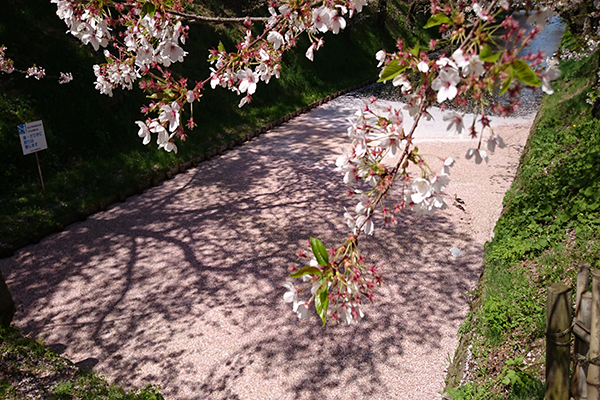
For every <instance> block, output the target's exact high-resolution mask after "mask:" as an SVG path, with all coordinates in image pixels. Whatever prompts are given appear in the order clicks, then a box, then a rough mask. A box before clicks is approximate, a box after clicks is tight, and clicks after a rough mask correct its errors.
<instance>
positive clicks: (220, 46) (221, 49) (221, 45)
mask: <svg viewBox="0 0 600 400" xmlns="http://www.w3.org/2000/svg"><path fill="white" fill-rule="evenodd" d="M217 50H219V51H225V45H224V44H223V42H219V46H218V47H217Z"/></svg>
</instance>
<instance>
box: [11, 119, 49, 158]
mask: <svg viewBox="0 0 600 400" xmlns="http://www.w3.org/2000/svg"><path fill="white" fill-rule="evenodd" d="M18 128H19V136H20V137H21V147H22V148H23V155H27V154H31V153H35V152H36V151H40V150H45V149H47V148H48V145H47V144H46V135H45V133H44V124H42V121H41V120H39V121H35V122H29V123H27V124H23V125H19V126H18Z"/></svg>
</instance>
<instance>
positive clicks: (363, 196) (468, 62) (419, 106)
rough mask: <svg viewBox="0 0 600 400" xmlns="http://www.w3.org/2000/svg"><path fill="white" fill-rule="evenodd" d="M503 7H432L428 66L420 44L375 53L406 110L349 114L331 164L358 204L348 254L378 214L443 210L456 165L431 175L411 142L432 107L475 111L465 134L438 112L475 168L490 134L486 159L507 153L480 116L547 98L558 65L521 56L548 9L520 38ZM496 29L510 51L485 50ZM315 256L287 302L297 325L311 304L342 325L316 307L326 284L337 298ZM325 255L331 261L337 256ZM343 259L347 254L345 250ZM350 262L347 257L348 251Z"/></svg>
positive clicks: (460, 118) (459, 118)
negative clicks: (471, 144) (534, 96)
mask: <svg viewBox="0 0 600 400" xmlns="http://www.w3.org/2000/svg"><path fill="white" fill-rule="evenodd" d="M509 9H510V5H509V3H508V2H506V1H502V2H499V3H497V2H491V3H488V4H487V6H483V5H481V4H479V3H473V4H460V3H459V4H454V3H449V4H447V5H443V4H441V3H439V2H438V1H437V0H432V10H431V11H432V16H431V18H430V19H429V21H428V23H427V25H426V26H429V27H435V26H438V27H439V29H440V31H441V32H442V33H444V34H445V35H444V37H445V39H444V41H445V42H446V43H443V44H444V45H446V46H447V47H446V49H447V50H446V52H445V53H443V54H441V55H440V56H439V57H437V58H433V57H431V56H430V55H429V54H428V53H426V52H425V51H424V50H422V49H420V47H419V46H418V45H417V46H415V47H413V48H406V47H405V46H404V43H403V42H402V41H399V42H398V45H397V47H398V48H397V51H396V52H394V53H386V52H385V51H383V50H382V51H379V52H378V53H377V54H376V55H375V58H376V59H377V61H378V62H379V67H381V73H380V81H382V82H383V81H391V82H392V84H393V85H394V86H397V87H399V88H400V90H401V91H402V93H403V95H404V97H405V99H406V101H407V102H406V105H405V106H404V107H403V109H394V108H392V107H390V106H381V105H379V104H378V103H377V101H376V99H374V98H373V99H371V100H370V101H369V102H367V103H366V104H365V106H364V107H363V109H361V110H359V111H358V112H357V113H356V120H351V121H350V122H351V125H350V127H349V128H348V136H349V138H350V140H351V146H350V148H349V149H347V148H342V152H343V154H342V155H341V156H340V157H339V158H338V159H337V161H336V167H337V170H338V171H339V172H341V173H342V174H343V180H344V183H346V184H347V185H349V186H350V187H351V190H350V191H349V194H351V195H353V196H356V197H357V200H358V202H357V204H356V206H355V208H354V210H352V211H348V210H346V212H345V213H344V217H345V218H346V222H347V224H348V227H349V228H350V229H351V230H352V233H351V236H350V237H349V239H348V240H347V241H346V243H345V244H344V246H342V248H343V249H347V248H348V247H347V246H348V244H349V243H356V241H357V239H358V237H359V235H360V234H361V233H366V234H368V235H371V234H373V232H374V230H375V225H374V222H373V216H374V213H375V211H376V210H380V211H381V214H382V216H383V219H384V223H394V222H395V221H396V216H397V215H398V214H399V213H400V212H402V211H403V210H413V211H415V212H416V213H418V214H432V213H433V212H435V211H436V210H439V209H444V208H447V204H446V202H445V200H444V198H443V195H442V193H443V190H444V188H445V186H447V185H448V184H449V182H450V180H449V173H450V167H451V166H452V165H453V164H454V160H453V159H452V158H448V159H445V160H442V161H443V166H442V170H441V171H440V172H438V173H436V172H435V171H433V170H432V169H431V168H430V167H429V165H428V163H427V162H426V160H425V159H424V158H423V157H422V156H421V155H420V154H419V153H418V151H417V149H416V147H415V146H413V143H412V139H413V134H414V132H415V129H416V127H417V125H418V124H419V121H420V118H431V115H430V114H429V113H428V111H427V110H428V108H429V107H431V106H433V105H439V107H440V108H441V109H442V110H445V109H446V108H448V107H450V106H452V107H456V108H457V109H459V110H460V109H465V108H467V109H468V108H469V107H472V110H473V111H474V113H473V118H472V123H471V125H470V126H466V123H465V122H466V121H465V116H466V113H465V112H461V111H456V110H450V111H445V114H444V117H443V119H444V120H445V121H447V122H448V127H447V128H448V130H449V131H455V132H457V133H458V134H462V133H463V131H464V132H465V133H468V134H469V135H470V136H471V137H472V138H474V139H475V138H478V139H479V143H478V145H477V147H476V148H471V149H469V150H468V151H467V154H466V158H467V159H474V161H475V162H476V163H477V164H480V163H482V162H483V161H484V160H485V161H486V162H487V161H488V153H487V151H486V150H484V149H483V147H482V144H483V141H484V132H487V135H486V137H485V141H486V142H487V150H488V151H490V152H494V150H495V148H496V147H500V148H502V147H504V142H503V140H502V138H501V137H500V136H498V135H497V134H495V133H494V131H493V129H492V127H491V126H490V120H489V117H488V116H487V115H486V110H487V109H491V110H492V111H494V112H496V113H498V114H501V115H507V114H510V113H512V112H514V111H515V109H516V108H517V107H518V102H519V100H518V99H519V97H518V95H519V93H520V91H521V89H522V88H523V87H534V88H535V87H541V88H542V90H543V91H544V92H545V93H547V94H552V93H553V90H552V86H551V81H552V80H553V79H555V78H557V77H558V75H559V73H560V72H559V70H558V68H557V66H556V64H555V63H554V62H548V65H547V67H546V68H543V61H544V54H543V53H537V54H527V55H525V56H522V57H521V56H519V53H520V52H521V51H522V50H523V48H525V47H526V46H527V44H528V43H529V42H530V41H531V40H532V39H533V38H534V37H535V36H536V35H537V34H538V33H539V32H540V30H541V27H542V26H543V25H544V24H545V23H546V21H547V19H548V18H549V13H548V11H547V10H542V12H541V13H538V14H533V15H532V16H531V17H530V18H529V21H528V22H529V23H530V24H531V25H534V27H533V29H531V30H529V31H527V30H526V29H524V28H523V27H522V26H521V25H520V24H519V22H518V21H517V20H516V19H514V18H513V17H512V16H510V15H509V16H508V17H506V18H504V19H503V20H501V21H500V22H499V23H496V22H495V20H496V18H498V16H499V14H500V13H501V12H505V11H508V10H509ZM496 31H498V32H502V34H501V35H500V38H501V39H502V42H504V43H507V44H506V45H505V47H504V48H500V49H497V48H496V46H492V43H495V41H496V40H497V39H498V38H496V37H493V36H492V35H491V34H490V32H496ZM496 43H497V42H496ZM515 43H516V45H514V44H515ZM509 44H510V45H509ZM438 45H440V43H438V42H436V41H432V42H431V43H430V49H434V48H435V47H436V46H438ZM404 112H406V113H407V114H408V115H409V116H410V117H412V118H413V123H412V126H411V127H410V129H408V130H405V127H404V126H403V122H404V115H405V114H404ZM415 172H416V173H415ZM393 186H399V187H400V191H401V194H400V196H398V197H399V201H394V199H393V196H392V187H393ZM312 240H316V239H311V245H312ZM313 254H314V255H315V257H316V260H317V263H318V264H319V265H321V267H320V268H317V267H316V265H315V263H314V262H313V265H309V266H307V267H304V268H301V269H300V270H298V271H294V272H293V273H292V274H291V275H290V276H291V277H293V278H299V277H302V279H303V280H304V281H305V282H306V284H305V288H308V287H310V288H311V290H310V292H311V296H310V298H309V300H308V301H306V302H304V301H303V300H301V299H300V296H299V293H300V290H297V289H296V288H295V287H294V286H293V285H292V284H291V283H286V287H287V288H288V289H289V291H288V292H287V293H286V294H285V300H286V301H288V302H292V303H293V309H294V311H295V312H296V313H297V314H298V316H299V317H300V318H304V317H306V316H307V315H308V305H309V304H310V302H312V301H314V304H315V309H316V310H317V313H318V314H319V315H320V316H321V318H322V319H323V322H324V323H325V321H326V318H327V317H330V319H332V320H336V319H340V317H339V314H336V315H335V316H334V315H333V314H332V315H329V314H328V313H327V312H325V313H324V312H323V307H322V305H321V303H322V302H323V301H324V300H325V299H324V298H322V299H319V293H324V292H325V287H326V286H325V284H326V283H327V285H329V286H327V293H328V295H329V301H332V299H333V298H334V297H331V293H332V291H331V290H330V289H331V288H332V287H335V286H333V283H332V281H331V278H330V276H329V275H327V274H326V273H325V272H324V271H326V270H327V268H323V267H324V266H325V265H329V264H323V263H321V262H319V257H318V252H316V251H315V247H313ZM332 254H338V253H337V252H336V250H335V249H334V250H332ZM343 254H344V256H345V255H346V253H345V252H344V253H343ZM350 254H354V253H353V252H352V251H351V252H350ZM356 254H358V253H356ZM344 260H345V259H344ZM313 268H317V269H316V270H315V269H313ZM319 291H321V292H319ZM351 292H352V293H356V292H360V293H361V294H362V295H363V296H367V297H368V298H369V299H371V297H372V288H371V287H369V286H368V285H367V286H363V287H361V289H360V290H354V291H352V290H351ZM321 297H323V295H321ZM341 304H346V303H345V300H341ZM357 305H360V303H358V302H357V303H356V304H354V303H352V302H350V304H349V305H347V306H346V309H348V308H349V309H351V310H352V313H351V314H352V317H353V318H354V319H356V320H358V319H360V318H362V317H363V316H364V310H363V309H362V308H360V307H357ZM345 318H346V317H342V320H343V321H344V322H347V321H346V319H345Z"/></svg>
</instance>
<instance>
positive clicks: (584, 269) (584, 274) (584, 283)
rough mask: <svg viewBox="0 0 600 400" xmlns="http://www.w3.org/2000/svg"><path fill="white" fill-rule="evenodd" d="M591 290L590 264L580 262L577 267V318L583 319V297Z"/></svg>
mask: <svg viewBox="0 0 600 400" xmlns="http://www.w3.org/2000/svg"><path fill="white" fill-rule="evenodd" d="M589 288H590V264H588V263H584V262H580V263H579V265H577V292H576V294H575V318H578V319H581V318H580V314H579V310H580V308H581V296H582V295H583V294H584V293H585V292H587V291H589Z"/></svg>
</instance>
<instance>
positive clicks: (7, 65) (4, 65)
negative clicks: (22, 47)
mask: <svg viewBox="0 0 600 400" xmlns="http://www.w3.org/2000/svg"><path fill="white" fill-rule="evenodd" d="M5 52H6V46H0V72H4V73H6V74H11V73H13V72H14V70H15V67H14V62H13V60H11V59H10V58H6V56H5V55H4V53H5Z"/></svg>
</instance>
